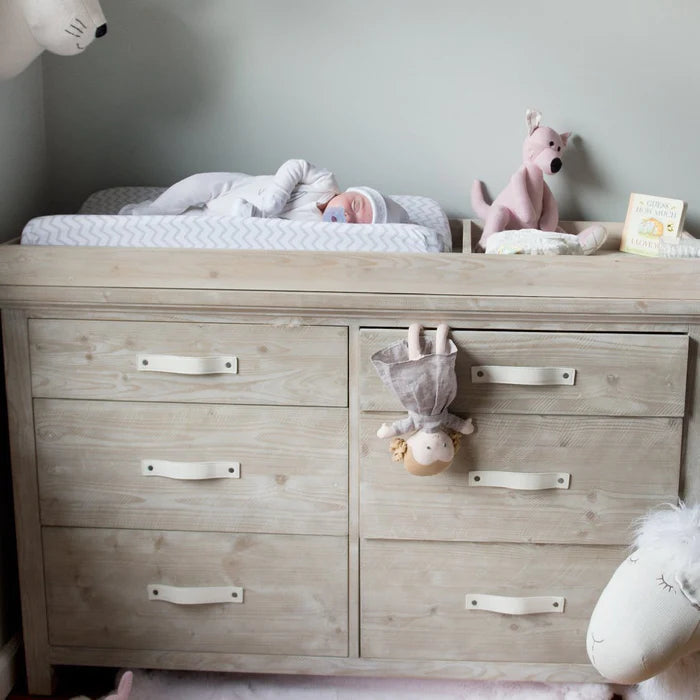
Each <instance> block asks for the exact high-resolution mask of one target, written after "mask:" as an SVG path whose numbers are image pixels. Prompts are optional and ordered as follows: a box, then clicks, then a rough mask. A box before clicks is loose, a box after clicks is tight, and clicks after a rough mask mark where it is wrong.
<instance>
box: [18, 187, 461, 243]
mask: <svg viewBox="0 0 700 700" xmlns="http://www.w3.org/2000/svg"><path fill="white" fill-rule="evenodd" d="M163 189H164V188H157V187H117V188H110V189H106V190H100V191H99V192H95V193H94V194H92V195H90V197H88V199H87V200H86V201H85V203H84V204H83V206H82V207H81V208H80V210H79V212H78V213H77V214H70V215H57V216H42V217H38V218H35V219H32V220H30V221H29V222H28V223H27V225H26V226H25V228H24V230H23V232H22V239H21V242H22V243H23V244H25V245H88V246H112V247H147V248H163V247H165V248H227V249H237V250H254V249H257V250H260V249H263V250H327V251H355V252H357V251H377V252H391V251H399V252H414V253H439V252H448V251H450V250H451V235H450V227H449V223H448V220H447V216H446V215H445V212H444V211H443V210H442V208H441V207H440V205H439V204H438V203H437V202H436V201H435V200H433V199H429V198H428V197H419V196H410V195H392V197H393V198H394V199H395V200H396V201H397V202H399V203H400V204H401V205H402V206H403V207H404V208H405V209H406V211H407V212H408V215H409V218H410V221H411V223H409V224H336V223H328V222H322V221H318V222H316V221H293V220H287V219H254V218H245V219H241V218H235V217H230V216H209V215H207V216H198V215H180V216H119V215H117V214H116V212H118V211H119V210H120V209H121V207H122V206H124V205H125V204H128V203H131V202H140V201H143V200H146V199H153V198H154V197H156V196H157V195H158V194H160V193H161V192H162V191H163Z"/></svg>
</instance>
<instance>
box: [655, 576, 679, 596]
mask: <svg viewBox="0 0 700 700" xmlns="http://www.w3.org/2000/svg"><path fill="white" fill-rule="evenodd" d="M656 580H657V581H658V582H659V586H661V588H663V589H664V590H665V591H673V592H674V593H675V592H676V589H675V586H672V585H671V584H670V583H669V582H668V581H667V580H666V579H665V578H664V575H663V574H661V576H659V577H658V578H657V579H656Z"/></svg>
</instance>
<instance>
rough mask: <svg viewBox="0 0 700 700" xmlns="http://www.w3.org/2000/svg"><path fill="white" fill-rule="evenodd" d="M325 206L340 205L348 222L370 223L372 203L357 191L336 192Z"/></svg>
mask: <svg viewBox="0 0 700 700" xmlns="http://www.w3.org/2000/svg"><path fill="white" fill-rule="evenodd" d="M326 207H327V208H331V207H342V209H343V211H345V221H346V222H347V223H348V224H371V223H372V205H371V204H370V203H369V199H367V197H365V196H364V195H363V194H360V193H359V192H343V193H342V194H337V195H336V196H335V197H333V199H331V201H330V202H328V204H327V205H326Z"/></svg>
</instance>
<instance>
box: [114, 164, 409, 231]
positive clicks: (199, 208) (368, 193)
mask: <svg viewBox="0 0 700 700" xmlns="http://www.w3.org/2000/svg"><path fill="white" fill-rule="evenodd" d="M119 213H120V214H131V215H143V214H185V213H188V214H191V213H198V214H215V215H226V216H239V217H250V216H252V217H261V218H266V219H267V218H280V219H296V220H299V221H321V220H323V221H334V222H340V223H342V222H345V223H350V224H386V223H408V214H406V210H405V209H404V208H403V207H402V206H400V205H399V204H398V203H396V202H395V201H394V200H392V199H390V198H389V197H385V196H383V195H382V194H381V193H379V192H377V190H374V189H372V188H371V187H350V188H349V189H347V190H346V191H345V192H342V193H341V192H340V188H339V187H338V184H337V183H336V181H335V177H334V175H333V173H331V172H330V171H329V170H325V169H323V168H317V167H316V166H315V165H312V164H311V163H309V162H307V161H305V160H299V159H294V160H288V161H286V162H285V163H283V164H282V166H281V167H280V168H279V170H278V171H277V172H276V173H275V174H274V175H258V176H254V175H246V174H245V173H199V174H197V175H191V176H190V177H187V178H185V179H184V180H180V182H177V183H175V184H174V185H173V186H172V187H169V188H168V189H167V190H166V191H165V192H163V194H161V195H160V196H159V197H157V198H156V199H154V200H152V201H150V200H149V201H146V202H141V203H140V204H129V205H127V206H126V207H123V208H122V209H121V211H120V212H119Z"/></svg>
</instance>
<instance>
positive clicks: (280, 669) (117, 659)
mask: <svg viewBox="0 0 700 700" xmlns="http://www.w3.org/2000/svg"><path fill="white" fill-rule="evenodd" d="M49 658H50V661H51V663H54V664H63V665H65V664H69V665H70V664H78V665H83V666H112V667H115V668H120V667H127V668H129V667H131V668H162V669H173V670H192V671H202V670H210V671H225V672H232V671H238V672H244V673H286V674H304V675H327V674H330V675H341V676H356V677H357V676H375V677H380V676H385V677H405V678H418V677H420V678H454V679H458V680H459V679H466V678H471V679H474V680H482V681H487V680H520V681H541V682H549V683H604V682H606V681H605V680H604V679H603V678H602V677H601V676H600V674H599V673H598V672H597V671H596V670H595V669H594V668H593V667H592V666H591V665H590V664H589V663H581V664H556V663H531V664H529V663H519V662H515V661H508V662H503V661H450V660H439V661H436V660H420V659H411V660H409V661H402V660H401V659H373V658H368V657H362V658H347V657H340V658H339V657H332V656H293V655H286V656H282V655H279V654H232V653H229V652H226V653H213V652H192V651H159V650H157V649H100V648H95V647H80V648H76V647H51V651H50V657H49Z"/></svg>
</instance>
